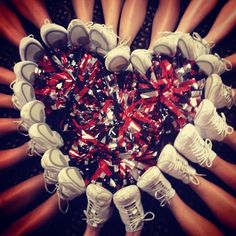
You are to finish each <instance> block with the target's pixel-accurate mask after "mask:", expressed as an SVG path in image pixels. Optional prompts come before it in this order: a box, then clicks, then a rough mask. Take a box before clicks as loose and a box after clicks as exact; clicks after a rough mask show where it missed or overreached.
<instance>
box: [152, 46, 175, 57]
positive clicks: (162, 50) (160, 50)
mask: <svg viewBox="0 0 236 236" xmlns="http://www.w3.org/2000/svg"><path fill="white" fill-rule="evenodd" d="M153 51H154V53H155V54H157V55H159V54H164V55H167V56H172V55H173V52H172V50H171V48H170V47H168V46H166V45H164V44H160V45H158V46H156V47H155V48H154V49H153Z"/></svg>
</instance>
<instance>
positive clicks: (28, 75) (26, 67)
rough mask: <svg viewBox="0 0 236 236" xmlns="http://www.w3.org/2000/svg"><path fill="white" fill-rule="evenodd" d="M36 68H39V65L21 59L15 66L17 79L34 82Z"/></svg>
mask: <svg viewBox="0 0 236 236" xmlns="http://www.w3.org/2000/svg"><path fill="white" fill-rule="evenodd" d="M36 68H38V65H37V64H36V63H34V62H32V61H20V62H18V63H16V64H15V65H14V68H13V71H14V73H15V74H16V81H18V80H24V81H27V82H29V83H31V84H34V79H35V70H36Z"/></svg>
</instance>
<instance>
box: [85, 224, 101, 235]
mask: <svg viewBox="0 0 236 236" xmlns="http://www.w3.org/2000/svg"><path fill="white" fill-rule="evenodd" d="M99 233H100V228H97V227H93V226H91V225H88V224H87V227H86V230H85V233H84V236H98V235H99Z"/></svg>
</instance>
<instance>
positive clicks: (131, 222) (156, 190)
mask: <svg viewBox="0 0 236 236" xmlns="http://www.w3.org/2000/svg"><path fill="white" fill-rule="evenodd" d="M232 132H233V128H232V127H230V126H229V125H227V123H226V121H225V117H224V116H223V117H221V116H220V115H218V113H217V112H216V108H215V106H214V105H213V104H212V102H211V101H209V100H207V99H204V100H203V101H202V103H201V104H200V105H199V107H198V110H197V114H196V116H195V120H194V125H192V124H187V125H186V126H184V128H183V129H182V130H181V131H180V132H179V134H178V135H177V137H176V140H175V142H174V144H173V145H171V144H167V145H166V146H165V147H164V148H163V150H162V152H161V153H160V156H159V158H158V161H157V165H156V166H153V167H151V168H149V169H147V170H146V171H145V172H144V173H143V174H142V175H141V176H140V177H139V179H138V180H137V185H129V186H126V187H124V188H122V189H120V190H118V191H117V192H116V193H114V194H112V193H111V192H110V191H109V190H107V189H105V188H103V187H102V186H101V185H100V184H95V183H90V184H89V185H88V186H87V188H85V183H84V181H83V179H82V177H81V174H80V171H79V170H78V169H77V168H75V167H69V164H68V162H69V158H68V156H66V155H63V154H62V153H61V152H60V150H58V149H51V150H48V151H46V152H45V153H44V155H43V157H42V159H41V164H42V167H43V168H44V177H45V183H46V189H47V190H48V191H49V189H50V188H51V187H50V185H54V186H56V189H57V194H58V200H59V208H60V210H61V211H62V212H67V210H68V201H70V200H72V199H74V198H76V197H79V196H80V195H82V194H83V193H85V192H86V195H87V199H88V204H87V209H86V210H85V211H84V214H85V216H86V219H87V223H88V224H89V225H91V226H93V227H102V226H103V224H104V223H105V222H106V221H107V220H108V219H109V218H110V217H111V215H112V212H113V211H112V209H113V207H112V201H113V203H114V205H115V206H116V207H117V209H118V210H119V214H120V217H121V219H122V221H123V223H124V224H125V227H126V231H127V232H134V231H138V230H141V229H142V227H143V222H144V221H149V220H152V219H153V218H154V214H153V213H152V212H147V213H144V209H143V206H142V203H141V196H140V195H141V194H140V191H139V189H141V190H142V191H145V192H147V193H148V194H150V195H151V196H153V197H155V198H156V199H157V200H158V201H159V202H160V205H161V206H165V205H166V204H167V203H168V202H169V201H170V200H171V198H172V197H173V196H174V195H175V190H174V189H173V188H172V186H171V184H170V182H169V181H168V180H167V179H166V178H165V176H164V175H163V174H162V173H161V171H163V172H164V173H167V174H169V175H171V176H173V177H174V178H177V179H179V180H181V181H183V183H185V184H189V183H193V184H196V185H198V184H199V180H198V178H197V176H198V175H199V174H198V173H197V171H196V170H195V169H194V168H193V167H191V166H190V165H189V164H188V161H187V160H186V159H189V160H190V161H191V162H194V163H198V164H199V165H201V166H203V167H208V168H209V167H211V166H212V164H213V161H214V159H215V157H216V153H215V152H214V151H213V150H212V144H211V140H217V141H222V140H223V139H224V138H225V137H226V135H227V134H231V133H232ZM203 138H204V139H205V141H204V140H203ZM182 155H183V156H184V157H185V158H186V159H185V158H184V157H183V156H182ZM160 170H161V171H160ZM48 185H49V186H48ZM54 189H55V188H54ZM63 204H66V205H65V206H63ZM63 208H64V209H63Z"/></svg>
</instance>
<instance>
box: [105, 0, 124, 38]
mask: <svg viewBox="0 0 236 236" xmlns="http://www.w3.org/2000/svg"><path fill="white" fill-rule="evenodd" d="M122 6H123V0H102V9H103V15H104V19H105V24H106V25H107V26H112V27H113V31H114V32H115V33H116V34H117V27H118V22H119V18H120V12H121V8H122Z"/></svg>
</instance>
